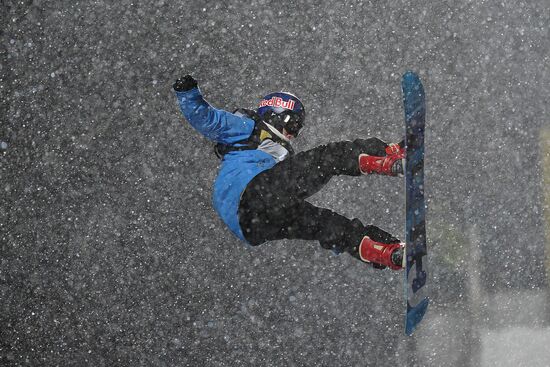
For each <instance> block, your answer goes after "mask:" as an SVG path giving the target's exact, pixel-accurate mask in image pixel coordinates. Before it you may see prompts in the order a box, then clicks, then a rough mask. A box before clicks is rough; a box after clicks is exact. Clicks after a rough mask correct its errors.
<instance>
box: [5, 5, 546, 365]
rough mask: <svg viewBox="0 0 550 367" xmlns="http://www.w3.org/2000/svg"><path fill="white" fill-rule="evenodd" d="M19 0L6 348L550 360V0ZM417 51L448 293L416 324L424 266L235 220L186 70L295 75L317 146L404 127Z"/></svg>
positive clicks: (379, 207) (8, 55) (332, 198)
mask: <svg viewBox="0 0 550 367" xmlns="http://www.w3.org/2000/svg"><path fill="white" fill-rule="evenodd" d="M0 6H1V8H0V9H1V21H0V25H1V26H0V31H1V34H0V56H1V63H0V66H1V68H0V83H1V84H0V97H1V100H0V362H1V364H2V365H6V366H12V365H13V366H58V365H59V366H84V365H89V366H318V365H324V366H364V365H368V366H395V365H396V364H398V363H400V364H405V365H407V363H408V365H418V366H458V365H460V366H465V365H471V366H479V365H484V366H496V365H499V366H505V365H513V366H547V365H550V352H549V350H548V348H547V346H548V345H549V344H550V331H549V330H550V329H549V324H550V308H549V306H547V305H548V303H549V296H548V291H547V276H546V275H547V273H546V270H545V266H544V262H545V256H548V255H545V239H544V236H545V224H544V223H545V222H544V216H543V212H544V210H545V206H544V204H543V203H544V200H543V192H544V185H543V166H542V164H541V161H542V158H543V157H544V156H545V153H544V151H543V150H542V148H541V146H544V143H545V142H547V141H545V139H541V136H542V135H541V131H544V130H545V129H550V114H549V107H548V106H549V104H548V99H549V96H550V71H549V67H548V66H549V65H550V42H549V40H550V33H549V32H550V31H549V28H550V6H548V0H535V1H515V0H514V1H512V0H504V1H499V2H497V1H464V0H463V1H435V0H431V1H424V2H418V1H417V2H413V1H401V0H391V1H345V2H336V1H325V0H323V1H313V0H310V1H280V2H275V1H267V0H255V1H230V2H214V1H167V0H157V1H148V2H138V1H128V0H120V1H45V0H34V1H30V0H27V1H2V2H1V5H0ZM407 69H412V70H415V71H417V72H418V73H419V74H420V76H421V78H422V79H423V82H424V85H425V88H426V91H427V96H428V97H427V98H428V116H427V121H428V128H427V147H426V164H427V166H426V169H427V171H426V181H427V195H428V205H429V212H428V236H429V246H430V249H431V254H430V260H431V270H432V273H431V274H432V294H433V301H432V306H431V309H430V312H429V314H428V315H427V317H426V320H425V322H424V323H423V324H422V327H421V328H420V330H419V331H418V333H417V334H416V336H415V337H414V338H406V337H404V336H403V313H404V305H403V301H402V284H401V282H402V279H401V277H402V274H401V273H392V272H390V271H377V270H373V269H371V268H369V267H367V266H364V265H362V264H360V263H359V262H357V261H355V260H353V259H351V258H350V257H348V256H340V257H337V256H333V255H332V254H331V253H330V252H327V251H325V250H322V249H321V248H320V247H319V246H318V245H317V244H316V243H312V242H306V241H280V242H276V243H270V244H266V245H263V246H261V247H258V248H253V249H248V248H246V247H244V246H243V245H242V244H240V243H239V242H238V240H237V239H236V238H234V237H233V236H232V235H231V233H230V232H229V231H228V230H227V229H225V227H224V226H223V224H222V222H221V221H220V220H219V219H218V218H217V217H216V215H215V213H214V211H213V209H212V208H211V205H210V195H211V184H212V181H213V179H214V177H215V175H216V170H217V165H218V161H217V159H216V158H215V156H214V154H213V151H212V144H210V143H209V142H208V141H207V140H206V139H205V138H203V137H201V136H200V135H199V134H198V133H196V132H195V131H194V130H193V129H192V128H191V127H190V126H188V125H187V124H186V122H185V121H184V120H183V119H182V117H181V115H180V113H179V110H178V107H177V103H176V100H175V97H174V95H173V92H172V89H171V86H172V83H173V81H174V80H175V79H176V78H177V77H179V76H181V75H184V74H186V73H191V74H192V75H194V76H195V77H196V78H197V80H198V81H199V85H200V87H201V90H202V92H203V93H204V95H205V96H206V98H207V99H208V100H209V101H210V102H211V103H212V104H213V105H215V106H217V107H219V108H224V109H228V110H232V109H235V108H237V107H254V106H255V105H256V103H257V101H258V99H259V98H260V97H261V96H263V95H264V94H266V93H268V92H271V91H276V90H281V89H284V90H288V91H292V92H294V93H296V94H297V95H299V96H300V97H301V99H302V100H303V102H304V103H305V105H306V108H307V110H308V117H307V126H306V128H305V129H304V131H303V134H302V135H301V136H300V138H299V139H298V140H297V141H296V146H297V148H298V150H304V149H308V148H312V147H314V146H316V145H318V144H321V143H326V142H329V141H333V140H341V139H353V138H355V137H366V136H378V137H380V138H382V139H385V140H389V141H396V140H399V139H400V138H401V136H402V124H403V122H402V120H403V111H402V102H401V94H400V77H401V75H402V73H403V72H404V71H405V70H407ZM546 137H547V138H546V139H548V137H550V135H546ZM541 142H542V143H543V144H541ZM546 154H548V153H546ZM548 182H550V181H548ZM403 200H404V195H403V193H402V191H401V189H400V187H398V186H396V185H395V180H392V179H389V178H387V177H363V178H346V177H342V178H336V179H334V180H333V181H331V183H330V184H329V185H328V186H327V187H326V189H325V190H324V191H322V192H320V193H319V194H317V195H316V196H315V197H314V198H313V199H312V201H313V202H315V203H316V204H318V205H323V206H326V207H330V208H332V209H334V210H338V211H340V212H342V213H344V214H345V215H347V216H349V217H358V218H360V219H361V220H363V221H364V222H367V223H373V224H376V225H379V226H381V227H383V228H386V229H387V230H389V231H390V232H392V233H395V234H397V235H399V236H400V237H403V235H402V233H403V222H404V213H403ZM546 209H548V208H546ZM407 358H409V361H408V362H407V361H406V359H407Z"/></svg>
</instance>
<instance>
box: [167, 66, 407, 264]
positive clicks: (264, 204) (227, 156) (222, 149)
mask: <svg viewBox="0 0 550 367" xmlns="http://www.w3.org/2000/svg"><path fill="white" fill-rule="evenodd" d="M173 88H174V90H175V92H176V96H177V99H178V102H179V106H180V109H181V112H182V113H183V115H184V117H185V118H186V120H187V121H188V122H189V123H190V124H191V125H192V126H193V127H194V128H195V129H196V130H198V131H199V132H200V133H201V134H203V135H204V136H206V137H207V138H209V139H210V140H212V141H214V142H215V143H217V145H216V147H215V151H216V154H217V155H218V157H220V158H221V160H222V161H221V167H220V171H219V174H218V177H217V178H216V181H215V183H214V189H213V205H214V209H215V210H216V211H217V213H218V214H219V216H220V217H221V219H222V220H223V221H224V222H225V224H226V225H227V226H228V227H229V229H230V230H231V231H232V232H233V233H234V234H235V235H236V236H237V237H238V238H240V239H241V240H243V241H244V242H246V243H248V244H250V245H252V246H257V245H260V244H263V243H265V242H267V241H273V240H278V239H285V238H286V239H304V240H317V241H319V243H320V245H321V247H323V248H325V249H331V250H333V251H334V252H335V253H342V252H347V253H349V254H350V255H352V256H353V257H355V258H357V259H359V260H361V261H363V262H366V263H370V264H372V265H373V266H374V267H375V268H380V269H383V268H386V267H389V268H391V269H393V270H399V269H401V267H402V246H403V244H402V243H400V241H399V240H398V239H397V238H395V237H394V236H392V235H391V234H389V233H387V232H385V231H383V230H382V229H380V228H378V227H376V226H374V225H364V224H363V223H361V221H360V220H358V219H348V218H346V217H344V216H342V215H340V214H338V213H335V212H334V211H331V210H329V209H325V208H320V207H316V206H314V205H312V204H310V203H308V202H307V201H305V199H306V198H308V197H310V196H312V195H313V194H315V193H316V192H318V191H319V190H320V189H321V188H322V187H323V186H324V185H325V184H326V183H327V182H328V181H329V180H330V179H331V177H332V176H335V175H348V176H360V175H362V174H363V175H369V174H382V175H389V176H399V175H402V174H403V164H402V162H403V160H404V157H405V150H404V144H403V143H399V144H386V143H385V142H383V141H382V140H380V139H378V138H368V139H356V140H354V141H341V142H333V143H329V144H326V145H321V146H318V147H316V148H313V149H311V150H307V151H304V152H300V153H297V154H295V153H294V151H293V149H292V147H291V144H290V143H291V139H293V138H295V137H297V136H298V134H299V133H300V130H301V129H302V127H303V125H304V120H305V116H306V112H305V109H304V105H303V104H302V102H301V101H300V100H299V99H298V98H297V97H296V96H295V95H293V94H290V93H286V92H276V93H271V94H268V95H266V96H265V97H264V98H263V99H262V100H261V101H260V104H259V108H258V109H257V110H256V111H254V110H247V109H238V110H236V111H235V112H234V113H230V112H228V111H223V110H219V109H216V108H214V107H212V106H211V105H210V104H209V103H208V102H207V101H205V100H204V98H203V97H202V94H201V92H200V90H199V88H198V86H197V81H196V80H195V79H194V78H193V77H192V76H190V75H186V76H184V77H182V78H180V79H177V80H176V82H175V83H174V85H173Z"/></svg>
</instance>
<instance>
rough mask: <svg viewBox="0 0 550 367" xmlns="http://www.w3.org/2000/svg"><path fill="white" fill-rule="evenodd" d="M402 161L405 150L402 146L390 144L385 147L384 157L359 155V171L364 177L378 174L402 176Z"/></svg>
mask: <svg viewBox="0 0 550 367" xmlns="http://www.w3.org/2000/svg"><path fill="white" fill-rule="evenodd" d="M404 160H405V148H404V147H403V144H401V143H400V144H390V145H388V146H387V147H386V156H385V157H375V156H372V155H368V154H360V155H359V169H360V170H361V173H362V174H364V175H368V174H370V173H378V174H381V175H389V176H402V175H403V161H404Z"/></svg>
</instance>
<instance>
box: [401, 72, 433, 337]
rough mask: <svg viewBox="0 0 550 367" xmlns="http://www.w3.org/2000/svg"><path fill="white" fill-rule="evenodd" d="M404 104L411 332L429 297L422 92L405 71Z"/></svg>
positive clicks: (415, 78) (407, 289) (417, 81)
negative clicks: (427, 285) (427, 286)
mask: <svg viewBox="0 0 550 367" xmlns="http://www.w3.org/2000/svg"><path fill="white" fill-rule="evenodd" d="M401 86H402V89H403V103H404V107H405V147H406V152H407V153H406V158H405V170H404V171H405V192H406V221H405V249H404V256H403V262H404V265H403V267H404V268H405V299H406V301H407V313H406V317H405V333H406V334H407V335H409V336H410V335H412V333H413V331H414V330H415V329H416V327H417V326H418V324H419V323H420V321H421V320H422V318H423V317H424V314H425V313H426V310H427V308H428V303H429V298H428V293H427V289H426V281H427V275H428V273H427V267H426V265H427V255H428V249H427V246H426V221H425V214H426V203H425V200H424V125H425V114H426V104H425V94H424V87H423V86H422V82H421V81H420V78H419V77H418V75H416V74H415V73H413V72H411V71H408V72H406V73H405V74H404V75H403V78H402V81H401Z"/></svg>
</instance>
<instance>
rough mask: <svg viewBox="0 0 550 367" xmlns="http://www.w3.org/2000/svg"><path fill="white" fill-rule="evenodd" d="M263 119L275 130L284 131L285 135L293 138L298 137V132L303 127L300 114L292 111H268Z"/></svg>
mask: <svg viewBox="0 0 550 367" xmlns="http://www.w3.org/2000/svg"><path fill="white" fill-rule="evenodd" d="M263 118H264V120H265V121H266V122H267V123H269V124H271V125H273V126H275V128H277V129H279V130H282V129H285V130H286V132H287V133H289V134H290V135H293V136H294V137H296V136H298V134H299V133H300V130H302V128H303V127H304V123H303V120H304V119H303V117H302V114H300V113H298V112H294V111H283V112H281V113H276V112H274V111H268V112H267V113H265V114H264V117H263Z"/></svg>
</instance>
